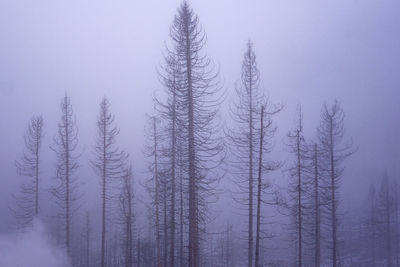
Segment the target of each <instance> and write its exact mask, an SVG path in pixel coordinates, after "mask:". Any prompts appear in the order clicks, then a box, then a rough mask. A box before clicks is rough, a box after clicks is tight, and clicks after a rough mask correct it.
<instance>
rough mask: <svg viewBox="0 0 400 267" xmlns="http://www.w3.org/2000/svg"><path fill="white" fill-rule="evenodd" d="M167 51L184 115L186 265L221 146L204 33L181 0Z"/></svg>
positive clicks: (196, 249) (195, 250)
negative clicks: (172, 61)
mask: <svg viewBox="0 0 400 267" xmlns="http://www.w3.org/2000/svg"><path fill="white" fill-rule="evenodd" d="M170 37H171V39H172V43H173V44H172V45H173V49H172V50H171V53H172V55H173V58H174V59H175V60H176V62H177V64H178V65H179V68H180V75H179V84H180V87H181V90H182V92H183V93H182V97H181V103H182V105H183V106H182V107H183V109H184V111H185V112H184V114H185V118H184V119H182V121H181V122H180V124H181V127H182V128H184V129H187V136H186V138H187V139H186V140H187V159H186V160H187V165H188V166H187V171H188V181H189V182H188V205H189V214H188V218H189V244H188V250H189V263H188V266H189V267H193V266H194V267H197V266H199V264H200V227H199V224H200V222H201V221H204V220H205V203H206V201H207V200H206V199H207V198H208V197H209V196H210V195H212V192H213V186H212V183H213V182H214V181H215V180H216V179H217V178H212V177H211V176H210V175H208V173H209V171H210V170H212V169H214V168H215V167H216V165H219V161H218V160H215V159H216V157H217V155H218V153H219V151H221V145H220V142H219V140H217V139H216V137H215V132H216V131H217V130H218V128H219V127H218V125H216V120H215V116H216V113H217V109H218V106H219V102H220V98H219V97H218V96H217V95H216V93H217V91H218V88H217V86H216V77H217V74H215V71H213V69H212V66H211V61H210V59H209V58H208V57H207V56H205V55H204V54H203V52H202V50H203V47H204V45H205V33H204V31H203V30H202V29H201V27H200V24H199V19H198V17H197V16H196V15H195V14H194V12H193V10H192V9H191V8H190V7H189V5H188V3H187V2H186V1H184V2H183V3H182V4H181V6H180V7H179V9H178V13H177V15H176V16H175V18H174V21H173V24H172V26H171V30H170Z"/></svg>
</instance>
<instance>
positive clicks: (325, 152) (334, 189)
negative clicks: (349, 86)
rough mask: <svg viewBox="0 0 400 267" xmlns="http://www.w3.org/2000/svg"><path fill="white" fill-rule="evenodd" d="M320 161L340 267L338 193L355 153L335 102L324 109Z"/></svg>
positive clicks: (333, 248) (333, 249)
mask: <svg viewBox="0 0 400 267" xmlns="http://www.w3.org/2000/svg"><path fill="white" fill-rule="evenodd" d="M317 134H318V139H319V143H320V153H321V159H322V160H323V164H322V165H323V166H324V167H323V173H324V178H325V183H324V190H325V192H326V197H327V203H328V204H329V205H327V211H328V213H329V217H328V224H330V225H329V226H330V231H331V247H330V248H331V253H332V254H331V255H332V266H333V267H336V266H337V265H338V236H337V235H338V234H337V231H338V204H339V199H338V192H339V188H340V180H341V177H342V175H343V171H344V167H343V166H342V165H343V162H344V160H345V159H346V158H347V157H348V156H350V155H351V154H352V153H354V149H352V144H351V143H345V144H343V142H342V140H343V137H344V113H343V110H342V108H341V107H340V104H339V102H338V101H337V100H335V102H334V104H333V105H332V107H331V108H328V107H327V106H326V105H324V107H323V110H322V113H321V122H320V125H319V127H318V132H317Z"/></svg>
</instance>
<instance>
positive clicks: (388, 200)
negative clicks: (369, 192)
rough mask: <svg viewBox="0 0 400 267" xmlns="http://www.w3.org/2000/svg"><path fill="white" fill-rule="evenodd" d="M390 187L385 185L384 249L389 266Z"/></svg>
mask: <svg viewBox="0 0 400 267" xmlns="http://www.w3.org/2000/svg"><path fill="white" fill-rule="evenodd" d="M389 190H390V187H389V186H387V191H386V231H387V233H386V234H387V236H386V249H387V265H388V266H389V267H391V266H392V248H391V238H390V237H391V231H390V227H391V226H390V206H391V203H390V196H389Z"/></svg>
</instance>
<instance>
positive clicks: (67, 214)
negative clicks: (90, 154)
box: [65, 105, 70, 255]
mask: <svg viewBox="0 0 400 267" xmlns="http://www.w3.org/2000/svg"><path fill="white" fill-rule="evenodd" d="M65 114H68V105H65ZM68 125H69V121H68V115H66V116H65V152H66V153H65V154H66V155H65V185H66V192H65V204H66V234H67V236H66V244H67V255H70V241H69V238H70V221H69V219H70V195H69V193H70V192H69V189H70V188H69V169H70V166H69V157H70V151H69V134H68Z"/></svg>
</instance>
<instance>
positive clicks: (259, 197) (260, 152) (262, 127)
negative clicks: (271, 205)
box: [255, 106, 264, 267]
mask: <svg viewBox="0 0 400 267" xmlns="http://www.w3.org/2000/svg"><path fill="white" fill-rule="evenodd" d="M263 139H264V106H262V107H261V127H260V147H259V149H260V151H259V159H258V185H257V229H256V258H255V267H259V266H260V265H259V261H260V233H261V187H262V152H263Z"/></svg>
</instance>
